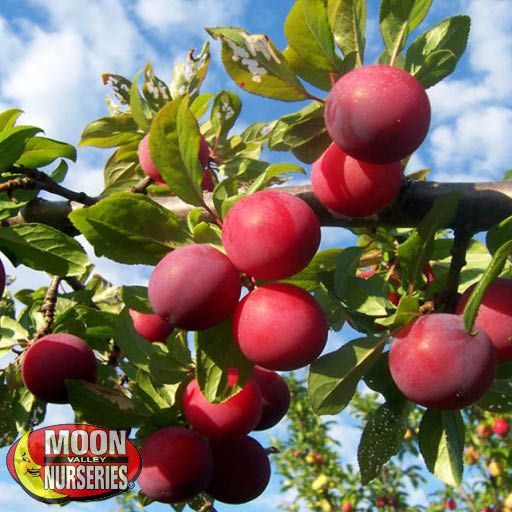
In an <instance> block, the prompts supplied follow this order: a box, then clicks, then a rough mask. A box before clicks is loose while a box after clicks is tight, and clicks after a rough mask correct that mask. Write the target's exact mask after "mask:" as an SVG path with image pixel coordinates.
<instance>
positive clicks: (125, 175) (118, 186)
mask: <svg viewBox="0 0 512 512" xmlns="http://www.w3.org/2000/svg"><path fill="white" fill-rule="evenodd" d="M118 152H119V150H117V151H116V152H115V153H114V154H113V155H112V156H111V157H110V158H109V159H108V160H107V163H106V164H105V169H104V170H103V179H104V182H105V188H104V189H103V192H102V194H103V195H107V194H112V193H114V192H127V191H128V190H129V188H130V187H132V186H134V185H136V184H137V183H138V182H139V181H140V179H141V176H140V174H139V173H138V172H137V168H138V161H137V162H131V161H119V160H118V158H119V153H118Z"/></svg>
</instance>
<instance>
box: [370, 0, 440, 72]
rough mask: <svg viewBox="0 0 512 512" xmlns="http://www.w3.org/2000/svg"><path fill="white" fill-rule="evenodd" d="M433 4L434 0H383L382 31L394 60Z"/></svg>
mask: <svg viewBox="0 0 512 512" xmlns="http://www.w3.org/2000/svg"><path fill="white" fill-rule="evenodd" d="M431 4H432V0H382V3H381V4H380V12H379V21H380V32H381V34H382V39H383V40H384V44H385V45H386V48H387V50H388V52H389V54H390V60H391V61H392V62H394V61H395V59H396V57H397V56H398V55H399V53H400V51H401V50H402V49H403V48H404V46H405V43H406V41H407V37H408V36H409V34H410V33H411V32H412V31H413V30H414V29H415V28H416V27H417V26H418V25H419V24H420V23H421V22H422V21H423V20H424V19H425V16H426V15H427V13H428V11H429V10H430V6H431Z"/></svg>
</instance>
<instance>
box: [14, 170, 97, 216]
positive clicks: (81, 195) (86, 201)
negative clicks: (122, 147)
mask: <svg viewBox="0 0 512 512" xmlns="http://www.w3.org/2000/svg"><path fill="white" fill-rule="evenodd" d="M9 171H10V172H12V173H21V174H25V175H26V176H27V178H29V179H30V180H31V181H32V182H33V187H31V188H39V189H41V190H45V191H46V192H50V193H51V194H56V195H58V196H61V197H64V198H66V199H68V200H69V201H75V202H77V203H80V204H83V205H85V206H92V205H93V204H96V203H97V202H98V200H99V199H98V198H96V197H91V196H89V195H87V194H86V193H85V192H75V191H73V190H69V189H68V188H66V187H63V186H62V185H59V184H58V183H57V182H56V181H54V180H53V179H52V178H50V176H48V175H47V174H45V173H44V172H41V171H39V170H37V169H29V168H27V167H23V166H20V167H12V168H11V169H9ZM27 178H17V179H20V180H24V179H27ZM27 183H28V182H27Z"/></svg>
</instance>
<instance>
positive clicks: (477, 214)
mask: <svg viewBox="0 0 512 512" xmlns="http://www.w3.org/2000/svg"><path fill="white" fill-rule="evenodd" d="M279 190H282V191H283V192H289V193H291V194H294V195H296V196H298V197H300V198H301V199H303V200H304V201H305V202H306V203H308V204H309V206H310V207H311V208H312V209H313V211H314V212H315V214H316V216H317V218H318V220H319V221H320V224H321V225H322V226H332V227H344V228H359V227H368V228H372V227H378V226H389V227H415V226H417V225H418V224H419V223H420V222H421V221H422V220H423V218H424V217H425V215H426V214H427V213H428V212H429V211H430V209H431V208H432V206H433V204H434V201H435V200H436V199H437V198H439V197H441V196H443V195H445V194H448V193H450V192H453V191H456V190H457V191H459V192H461V197H460V200H459V206H458V209H457V213H456V215H455V217H454V219H453V220H452V222H451V223H450V224H449V225H447V226H442V227H445V228H454V229H457V228H463V229H466V230H469V231H472V232H478V231H487V230H488V229H490V228H491V227H492V226H494V225H495V224H497V223H498V222H500V221H501V220H503V219H505V218H507V217H509V216H511V215H512V181H500V182H485V183H438V182H433V181H428V182H427V181H413V182H404V184H403V186H402V189H401V190H400V194H399V195H398V198H397V200H396V202H395V203H394V204H393V205H391V206H390V207H388V208H387V209H386V210H384V211H383V212H381V213H380V214H378V215H372V216H370V217H362V218H354V217H346V216H343V215H338V214H335V213H332V212H331V211H329V210H328V209H327V208H325V207H324V206H323V205H322V204H321V203H320V202H319V201H318V199H316V197H315V195H314V194H313V189H312V187H311V185H300V186H289V187H279ZM153 199H154V200H155V201H157V202H158V203H160V204H161V205H162V206H164V207H166V208H168V209H169V210H172V211H173V212H174V213H176V214H177V215H178V216H179V217H181V218H183V219H185V218H186V217H187V215H188V213H189V212H190V211H191V210H192V209H193V208H194V207H192V206H190V205H187V204H185V203H184V202H183V201H181V200H180V199H179V198H177V197H175V196H167V197H154V198H153ZM206 203H207V204H208V206H209V207H210V208H213V202H212V198H211V194H206ZM206 218H207V217H206ZM209 220H213V219H209Z"/></svg>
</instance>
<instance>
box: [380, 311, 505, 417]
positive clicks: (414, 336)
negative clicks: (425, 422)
mask: <svg viewBox="0 0 512 512" xmlns="http://www.w3.org/2000/svg"><path fill="white" fill-rule="evenodd" d="M389 369H390V371H391V375H392V377H393V380H394V381H395V383H396V385H397V386H398V387H399V388H400V390H401V391H402V393H403V394H404V395H405V396H406V397H408V398H409V399H410V400H412V401H413V402H416V403H418V404H421V405H424V406H425V407H430V408H434V409H460V408H462V407H466V406H468V405H470V404H472V403H474V402H476V401H477V400H478V399H479V398H481V397H482V396H483V395H484V394H485V393H486V392H487V390H488V389H489V388H490V386H491V384H492V382H493V380H494V375H495V370H496V351H495V350H494V347H493V345H492V343H491V341H490V339H489V337H488V336H487V335H486V334H485V333H484V332H483V331H480V332H479V333H478V334H476V335H475V336H471V335H470V334H468V333H467V332H466V331H465V329H464V324H463V322H462V318H461V317H460V316H458V315H451V314H445V313H437V314H432V315H427V316H422V317H419V318H418V319H416V320H413V321H412V322H411V323H409V324H408V325H407V326H406V327H404V328H403V329H401V330H400V331H399V332H398V333H397V334H396V335H395V339H394V341H393V344H392V345H391V350H390V352H389Z"/></svg>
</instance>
